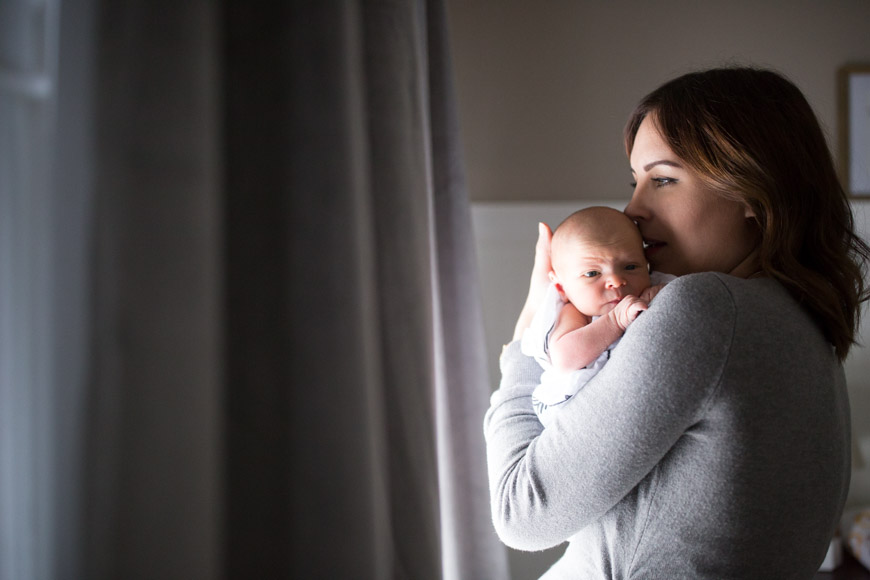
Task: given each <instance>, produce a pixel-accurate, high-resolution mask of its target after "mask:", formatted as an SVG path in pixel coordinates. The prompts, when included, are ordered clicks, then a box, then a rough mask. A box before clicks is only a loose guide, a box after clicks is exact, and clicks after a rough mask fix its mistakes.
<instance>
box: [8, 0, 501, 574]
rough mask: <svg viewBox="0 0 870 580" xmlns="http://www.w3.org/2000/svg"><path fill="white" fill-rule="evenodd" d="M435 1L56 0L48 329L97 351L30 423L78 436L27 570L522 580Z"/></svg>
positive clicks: (62, 450)
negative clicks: (497, 530) (506, 509)
mask: <svg viewBox="0 0 870 580" xmlns="http://www.w3.org/2000/svg"><path fill="white" fill-rule="evenodd" d="M443 10H444V8H443V3H442V2H440V1H438V0H425V1H424V0H421V1H417V2H407V1H392V2H390V1H379V2H375V1H371V2H366V1H358V2H350V1H347V2H296V1H293V2H289V3H280V2H276V3H265V2H263V3H260V2H249V3H242V2H238V3H232V2H227V3H224V4H221V3H215V2H208V1H206V0H198V1H194V2H168V1H165V0H132V1H128V2H112V1H101V0H75V1H70V2H68V3H66V4H65V5H64V7H63V10H62V12H61V13H62V15H63V16H62V22H63V26H62V28H63V30H64V32H63V35H64V38H65V40H64V42H62V46H66V47H67V48H68V49H70V50H66V51H64V50H62V51H61V54H60V67H61V75H60V77H61V79H62V82H61V85H60V98H59V100H60V107H59V110H60V112H61V114H62V115H63V114H64V113H73V114H72V115H70V116H68V117H64V118H62V119H61V120H60V122H59V124H58V127H59V129H58V131H59V133H58V137H57V143H58V144H59V145H58V147H59V150H58V154H57V161H56V162H57V170H56V172H55V175H56V187H55V189H56V192H57V193H56V194H55V195H56V198H57V199H56V201H55V203H54V206H53V209H51V211H54V212H62V213H56V214H53V219H54V220H55V224H57V225H60V224H63V227H62V234H63V235H56V236H55V237H54V238H53V243H54V244H55V246H56V247H55V251H56V257H55V268H56V269H57V271H58V272H61V269H60V268H61V265H60V262H61V261H63V259H64V258H65V257H69V256H71V255H73V254H75V252H77V251H79V250H76V249H75V248H76V247H78V246H75V244H79V245H80V246H82V247H89V248H90V250H89V251H87V252H86V255H81V252H80V253H79V254H76V256H77V260H76V261H75V263H76V264H77V265H79V266H80V269H79V270H76V271H73V272H70V271H67V270H63V271H62V272H61V275H59V276H58V279H59V280H60V281H62V282H65V283H70V284H71V285H72V286H71V287H70V288H60V287H58V288H57V289H56V292H57V295H56V300H55V303H56V309H57V310H58V314H60V313H61V312H60V311H62V310H63V309H64V308H65V307H67V306H70V304H71V303H70V301H69V300H66V299H62V298H61V297H62V296H63V295H64V294H65V293H66V292H68V291H69V292H72V293H73V295H74V296H75V297H76V300H74V301H72V304H73V305H74V306H75V307H76V308H78V306H80V307H81V308H80V309H79V310H77V312H78V314H76V315H73V316H70V315H66V316H59V317H58V319H57V322H56V323H55V328H54V329H53V331H52V332H54V333H55V334H54V336H53V338H54V340H55V341H56V344H59V342H60V338H61V337H65V338H69V339H70V340H71V341H72V342H73V343H74V344H78V342H76V339H77V338H82V336H81V335H83V334H85V335H87V336H85V337H84V338H85V339H86V340H85V341H83V342H81V346H80V347H76V348H79V350H76V348H74V349H72V350H66V351H64V356H59V357H58V359H57V362H56V364H57V367H56V368H55V369H54V370H55V372H54V375H53V376H55V377H56V381H55V384H54V385H53V387H52V388H53V389H54V392H55V393H56V394H58V397H59V398H58V399H56V400H55V402H54V407H52V409H53V411H52V412H50V413H46V414H45V415H44V417H43V419H41V421H43V424H42V427H43V428H46V429H49V428H50V429H52V433H54V434H55V435H56V436H57V435H58V434H63V435H64V437H63V438H62V439H56V440H54V441H53V443H52V449H51V450H50V452H49V456H51V457H53V459H52V460H53V461H55V462H56V463H57V465H58V466H60V467H59V468H58V469H56V470H55V473H54V475H55V476H56V477H57V480H58V486H57V489H56V490H55V491H53V492H46V494H47V497H48V496H50V497H52V498H54V499H55V500H57V503H58V504H60V503H64V502H65V501H67V502H68V503H64V506H65V507H57V506H55V509H56V512H57V513H61V512H62V516H63V522H62V523H63V525H60V526H59V527H55V528H53V530H54V531H53V532H50V531H48V530H47V529H45V530H43V531H42V532H40V533H35V534H34V535H33V537H34V538H35V540H34V543H35V544H39V543H42V544H43V545H48V548H46V549H45V550H43V551H40V550H39V549H33V550H31V551H30V552H25V553H24V554H19V560H18V561H19V562H25V561H26V560H27V559H28V558H32V559H35V558H37V557H41V556H42V555H45V554H53V556H52V557H53V558H54V563H53V564H49V565H43V567H44V568H45V569H50V568H53V572H54V574H50V576H53V577H57V578H66V577H70V578H75V577H83V578H89V579H99V578H125V579H136V578H148V579H153V578H161V579H171V578H179V579H180V578H184V579H193V578H223V577H227V578H376V579H382V578H412V579H415V580H416V579H425V578H473V579H486V578H494V579H501V578H507V576H508V573H507V565H506V558H505V552H504V549H503V547H502V546H501V545H500V543H499V542H498V540H497V538H496V537H495V534H494V532H493V531H492V528H491V523H490V515H489V514H490V511H489V495H488V490H487V487H486V486H487V483H486V476H485V453H484V444H483V435H482V427H481V421H482V417H483V413H484V411H485V409H486V406H487V399H488V395H489V392H490V388H489V385H488V382H489V380H488V377H487V376H486V365H485V361H484V357H485V353H484V340H483V336H482V323H481V314H480V309H479V295H478V286H477V274H476V272H475V268H474V256H473V255H472V252H473V244H472V238H471V232H470V218H469V210H468V202H467V198H466V192H465V185H464V179H463V175H462V169H461V163H460V156H459V154H458V129H457V122H456V114H455V109H454V104H453V94H452V91H453V88H452V86H451V73H450V62H449V54H448V47H447V42H446V31H445V15H444V13H443ZM91 31H93V38H91V37H89V36H86V35H88V34H90V32H91ZM77 35H78V36H77ZM77 42H80V43H85V44H87V46H92V50H91V51H90V52H88V51H77V50H74V49H75V48H76V47H77V46H79V45H78V44H77ZM89 56H92V57H93V59H94V61H93V63H91V64H88V63H86V64H84V65H83V64H82V63H81V61H80V59H81V58H83V57H89ZM64 67H68V68H67V69H66V70H67V71H70V70H77V71H79V72H81V73H82V74H83V75H85V76H86V77H87V79H86V81H88V82H85V81H83V80H82V79H81V78H79V79H69V78H68V79H67V80H66V81H64V80H63V79H64V72H63V71H64ZM91 74H92V75H93V76H92V77H91V76H90V75H91ZM67 77H69V72H67ZM64 90H68V91H69V94H67V95H65V94H64ZM70 95H72V96H74V99H73V101H75V103H76V105H75V106H73V107H71V106H69V105H64V99H67V102H70V101H69V99H71V98H72V97H71V96H70ZM87 103H92V105H88V104H87ZM75 113H81V114H82V116H77V115H75ZM85 120H86V121H88V123H86V122H85ZM76 143H78V144H79V146H80V147H81V149H80V150H74V149H75V144H76ZM88 162H89V164H88ZM73 167H78V168H79V172H80V173H81V172H84V174H86V175H84V174H76V175H78V177H76V175H73V173H75V172H71V173H68V172H67V171H68V170H71V169H72V168H73ZM82 167H86V168H87V170H86V171H85V169H81V168H82ZM83 175H84V176H83ZM70 176H72V177H70ZM65 177H66V178H68V180H65ZM76 180H77V181H76ZM73 182H75V183H73ZM85 186H92V187H90V188H89V187H85ZM75 187H79V194H80V198H76V199H79V200H80V203H79V204H77V206H76V208H71V207H70V205H71V203H70V202H69V201H63V200H64V199H66V198H64V197H63V196H64V195H65V190H69V191H72V190H73V189H75ZM85 190H86V191H85ZM82 191H85V192H84V193H82ZM69 199H72V198H69ZM59 231H60V230H59ZM71 241H72V242H75V243H72V244H71V243H70V242H71ZM85 242H87V243H88V244H89V245H85ZM82 252H84V250H82ZM76 292H77V294H76ZM61 324H63V325H66V326H65V327H64V328H59V327H57V326H58V325H61ZM56 348H57V349H58V350H59V349H60V348H61V347H60V346H57V347H56ZM79 351H81V352H80V354H78V355H76V356H72V354H75V353H79ZM71 353H72V354H71ZM83 369H85V370H83ZM61 395H62V396H61ZM62 401H66V402H70V401H72V402H77V404H73V405H68V406H64V405H65V403H62ZM37 402H38V401H37ZM31 403H33V401H31ZM29 404H30V403H28V405H29ZM19 409H20V410H21V411H22V412H29V411H28V409H29V407H28V406H26V405H23V406H20V407H19ZM15 436H17V437H19V440H20V441H25V442H26V441H27V440H28V439H27V438H28V437H31V436H32V434H27V433H24V432H21V433H16V434H15ZM46 436H48V435H45V434H44V433H43V434H40V435H39V436H38V437H39V438H41V439H40V440H42V439H44V437H46ZM4 464H5V463H4ZM34 469H35V470H36V471H39V470H40V469H43V468H40V467H37V468H34ZM36 471H34V473H36ZM44 471H45V472H51V469H49V468H45V470H44ZM40 473H43V472H40ZM25 480H26V478H25ZM4 485H5V484H4ZM16 489H18V490H19V491H20V489H22V487H21V486H18V487H17V488H16ZM6 491H8V489H7V490H6ZM13 491H14V490H13ZM4 493H6V492H5V491H4ZM64 498H65V499H64ZM0 517H3V518H5V521H4V523H3V529H4V530H9V529H12V530H15V529H20V528H16V526H17V525H18V524H15V523H14V522H13V524H9V521H10V520H9V519H8V518H7V516H5V515H3V514H0ZM56 517H61V516H56ZM48 527H49V528H51V526H48ZM4 533H5V532H4ZM52 534H54V535H52ZM24 547H25V548H27V545H25V546H24ZM28 549H29V548H28ZM28 554H30V556H28ZM25 568H26V566H25V567H22V568H19V570H23V569H25ZM13 576H14V574H13ZM5 577H12V576H3V578H5ZM14 577H16V578H19V577H21V576H14ZM34 577H36V576H34Z"/></svg>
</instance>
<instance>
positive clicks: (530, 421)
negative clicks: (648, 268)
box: [484, 274, 736, 550]
mask: <svg viewBox="0 0 870 580" xmlns="http://www.w3.org/2000/svg"><path fill="white" fill-rule="evenodd" d="M735 317H736V313H735V308H734V301H733V299H732V297H731V295H730V292H729V291H728V289H727V288H726V286H725V285H724V284H723V282H722V280H721V279H720V278H719V277H718V275H716V274H696V275H690V276H684V277H681V278H679V279H677V280H675V281H674V282H671V283H670V284H669V285H668V286H667V287H666V288H665V289H663V290H662V292H661V293H660V294H659V295H658V296H657V297H656V300H655V301H654V302H653V304H652V305H651V306H650V308H649V310H647V311H646V312H644V313H643V314H642V315H641V316H640V317H639V318H638V319H637V320H636V321H635V322H634V323H633V324H632V325H631V326H630V327H629V329H628V331H627V332H626V334H625V336H624V337H623V338H622V340H621V341H620V343H619V345H618V346H617V347H616V348H615V349H614V351H613V353H612V356H611V359H610V361H609V362H608V363H607V365H606V366H605V367H604V369H603V370H602V371H601V372H600V373H599V374H598V375H597V376H596V377H595V378H594V379H592V380H591V381H590V382H589V383H588V384H587V385H586V386H585V387H584V388H583V389H582V390H581V391H580V392H579V393H578V394H577V395H575V396H574V397H573V398H572V399H571V400H570V401H568V402H566V403H565V404H564V405H563V407H562V411H561V412H560V413H559V414H558V415H557V416H556V417H554V418H553V422H552V424H551V425H550V426H548V427H547V429H544V428H543V427H542V426H541V424H540V422H539V421H538V419H537V417H536V416H535V413H534V410H533V409H532V405H531V393H532V390H533V389H534V387H535V386H536V384H537V380H538V378H539V375H540V367H538V366H537V364H536V363H535V362H534V361H533V360H532V359H530V358H528V357H525V356H523V355H522V353H521V352H520V348H519V345H518V344H517V343H513V344H511V345H509V346H508V347H507V348H506V349H505V351H504V352H503V354H502V358H501V369H502V381H501V385H500V388H499V389H498V390H497V391H496V392H495V393H493V395H492V399H491V404H490V408H489V410H488V411H487V414H486V417H485V420H484V432H485V435H486V441H487V462H488V472H489V483H490V494H491V503H492V505H491V507H492V515H493V523H494V525H495V528H496V531H497V532H498V534H499V537H500V538H501V539H502V541H503V542H505V543H506V544H507V545H509V546H511V547H514V548H517V549H521V550H541V549H546V548H548V547H552V546H555V545H558V544H560V543H562V542H564V541H566V540H567V539H568V538H570V537H571V536H572V535H574V534H575V533H577V532H578V531H579V530H581V529H582V528H584V527H585V526H587V525H589V524H591V523H593V522H595V521H596V520H597V519H598V518H599V517H601V516H602V515H603V514H604V513H606V512H607V511H608V510H609V509H611V508H612V507H613V506H614V505H616V503H618V502H619V501H620V500H621V499H622V498H623V497H624V496H625V495H626V494H627V493H628V492H629V491H631V489H632V488H634V487H635V486H636V485H637V484H638V483H639V482H640V481H641V480H642V479H643V478H644V477H645V476H646V475H647V474H648V473H649V472H650V471H651V470H652V469H653V468H654V467H655V466H656V464H657V463H658V462H659V461H660V460H661V459H662V458H663V457H664V456H665V454H667V452H668V450H669V449H671V447H673V445H674V444H675V443H676V442H677V440H678V439H679V438H680V437H681V436H682V435H683V434H684V433H685V432H686V430H687V429H688V428H689V427H691V426H692V425H693V424H694V423H696V422H697V421H699V420H700V419H701V418H702V417H703V414H704V411H705V408H706V406H707V405H708V403H709V401H710V399H711V397H712V396H713V395H714V394H715V392H716V390H717V388H718V386H719V384H720V378H721V374H722V371H723V368H724V366H725V362H726V361H727V358H728V354H729V351H730V346H731V339H732V336H733V333H734V326H735Z"/></svg>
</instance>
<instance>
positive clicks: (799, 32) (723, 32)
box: [447, 0, 870, 580]
mask: <svg viewBox="0 0 870 580" xmlns="http://www.w3.org/2000/svg"><path fill="white" fill-rule="evenodd" d="M447 5H448V17H449V26H450V30H451V47H452V50H453V59H454V73H455V78H456V82H457V96H458V100H459V115H460V122H461V129H462V138H463V146H464V150H465V169H466V174H467V179H468V185H469V195H470V197H471V199H472V200H473V201H475V202H514V203H513V205H511V204H507V205H505V204H499V203H496V204H490V203H478V204H476V205H475V207H474V208H473V212H474V218H475V229H476V235H477V238H478V251H479V252H480V251H481V250H480V248H481V244H483V245H486V244H492V243H495V244H496V246H497V247H498V251H496V252H495V254H487V255H486V256H485V257H483V258H481V260H480V267H481V278H482V286H483V291H484V296H485V300H484V316H485V323H486V325H487V333H488V344H489V348H490V358H491V362H492V365H491V372H492V373H493V381H495V380H497V376H498V375H497V368H496V365H495V358H496V357H497V353H498V351H499V350H500V348H501V344H502V342H503V341H505V340H507V339H508V338H509V337H510V334H511V333H512V329H513V324H514V322H515V317H516V314H517V313H518V312H519V308H520V306H521V304H522V301H523V299H524V297H525V289H526V283H527V280H528V273H529V269H530V268H531V263H532V249H533V244H534V239H535V221H536V220H538V219H541V220H544V221H549V222H550V223H553V222H555V221H558V219H559V218H560V217H562V216H564V215H567V213H568V211H570V209H575V208H576V207H579V205H580V204H584V205H585V204H588V203H590V201H591V200H597V202H604V203H612V204H613V205H617V206H619V205H620V204H624V200H625V199H627V198H628V196H629V195H630V187H629V182H630V181H631V178H630V172H629V168H628V163H627V161H626V159H625V154H624V152H623V149H622V128H623V124H624V122H625V120H626V118H627V116H628V114H629V113H630V111H631V110H632V108H633V107H634V105H635V103H636V102H637V101H638V100H639V99H640V98H641V97H642V96H643V95H645V94H646V93H648V92H649V91H651V90H652V89H654V88H655V87H657V86H658V85H659V84H661V83H662V82H664V81H666V80H668V79H670V78H672V77H674V76H676V75H679V74H682V73H684V72H688V71H690V70H694V69H698V68H705V67H709V66H715V65H719V64H728V63H739V64H755V65H760V66H766V67H772V68H775V69H777V70H779V71H780V72H782V73H784V74H786V75H787V76H789V77H790V78H791V79H792V80H793V81H794V82H795V83H796V84H797V85H798V86H799V87H800V88H801V89H802V90H803V91H804V93H805V94H806V95H807V98H808V99H809V100H810V102H811V103H812V105H813V106H814V108H815V109H816V112H817V113H818V115H819V118H820V120H821V121H822V124H823V126H824V127H825V128H826V130H827V132H828V136H829V142H830V143H831V145H832V150H833V151H834V153H835V155H836V154H837V151H836V146H835V145H836V143H837V120H838V118H837V107H836V99H837V93H836V73H837V69H838V68H839V67H841V66H842V65H844V64H847V63H860V62H864V63H870V43H867V31H866V28H867V23H868V22H870V1H867V0H828V1H825V2H822V1H816V0H813V1H811V0H766V1H765V2H763V3H761V2H756V1H754V0H734V1H731V2H727V3H726V2H721V3H713V2H705V3H700V2H694V1H691V0H659V1H657V2H655V3H650V2H646V1H643V0H632V1H627V0H615V1H610V2H605V1H603V0H594V1H593V0H585V1H580V0H546V1H532V0H447ZM543 201H548V202H558V201H562V202H568V203H562V204H559V203H556V204H543V205H537V202H543ZM856 213H857V215H858V221H859V223H862V224H864V225H863V226H862V227H863V228H864V231H865V232H867V233H868V234H870V228H868V224H870V221H868V217H870V209H868V207H867V206H866V205H857V206H856ZM482 216H488V217H482ZM481 219H483V220H484V221H486V220H495V221H494V222H492V224H490V226H485V225H481ZM493 224H497V225H493ZM497 231H500V232H501V233H502V234H504V233H506V232H510V234H511V235H510V236H508V238H509V239H508V238H504V237H501V238H499V234H497V233H493V232H497ZM479 258H480V256H479ZM493 276H495V277H493ZM493 280H497V281H493ZM493 289H498V290H497V291H493ZM862 336H863V337H866V338H865V339H863V342H864V344H868V345H870V324H868V321H867V320H866V317H865V322H864V325H863V327H862ZM868 348H870V347H864V348H858V349H855V351H853V354H852V355H851V356H850V359H849V361H848V364H847V369H846V370H847V377H848V379H849V384H850V394H851V397H852V414H853V428H854V431H855V433H856V436H857V440H858V441H860V442H861V445H862V446H863V455H864V457H865V458H866V460H867V463H870V420H868V419H867V417H870V378H868V377H870V350H868ZM849 502H850V504H856V503H862V504H863V503H870V465H865V466H864V467H863V468H859V469H856V470H855V471H854V473H853V477H852V492H851V495H850V499H849ZM559 551H560V550H558V549H557V550H552V551H549V552H544V553H540V554H522V553H519V552H511V568H512V573H513V578H514V580H523V579H527V578H535V577H537V576H538V575H539V574H540V573H541V572H542V571H543V570H545V569H546V567H547V566H548V565H549V563H550V562H552V561H553V560H554V559H555V558H556V557H557V556H558V552H559Z"/></svg>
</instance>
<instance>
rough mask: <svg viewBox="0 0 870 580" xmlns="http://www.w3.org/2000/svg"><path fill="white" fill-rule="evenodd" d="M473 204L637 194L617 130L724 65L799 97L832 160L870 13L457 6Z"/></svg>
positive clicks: (647, 5)
mask: <svg viewBox="0 0 870 580" xmlns="http://www.w3.org/2000/svg"><path fill="white" fill-rule="evenodd" d="M447 5H448V18H449V26H450V30H451V45H452V50H453V60H454V73H455V77H456V81H457V94H458V98H459V112H460V122H461V124H462V135H463V146H464V150H465V166H466V172H467V176H468V184H469V191H470V196H471V199H472V200H473V201H493V200H500V201H520V200H571V199H619V198H626V197H628V196H629V195H630V188H629V182H630V181H631V178H630V174H629V170H628V164H627V162H626V160H625V155H624V153H623V150H622V127H623V124H624V122H625V120H626V118H627V116H628V114H629V113H630V111H631V110H632V108H633V106H634V104H635V103H636V102H637V101H638V100H639V99H640V98H641V97H642V96H643V95H645V94H646V93H647V92H649V91H650V90H652V89H654V88H655V87H656V86H658V85H659V84H661V83H662V82H664V81H666V80H668V79H670V78H672V77H674V76H676V75H679V74H681V73H684V72H688V71H690V70H694V69H697V68H706V67H709V66H714V65H717V64H722V63H732V62H736V63H743V64H757V65H763V66H767V67H772V68H776V69H777V70H779V71H781V72H783V73H785V74H786V75H787V76H789V77H790V78H791V79H792V80H793V81H795V83H797V85H798V86H799V87H800V88H801V89H803V91H804V93H805V94H806V95H807V97H808V98H809V100H810V102H811V103H812V104H813V106H814V107H815V109H816V111H817V112H818V114H819V117H820V119H821V121H822V123H823V124H824V125H825V127H826V128H827V129H828V135H829V139H830V143H831V145H832V149H834V151H835V154H836V138H837V133H836V130H837V126H836V123H837V111H836V71H837V69H838V67H840V66H842V65H843V64H846V63H855V62H865V63H870V42H868V38H870V37H868V27H870V1H868V0H765V1H764V2H759V1H758V0H730V1H728V2H724V1H721V2H700V1H696V0H662V1H649V0H647V1H644V0H611V1H605V0H448V1H447Z"/></svg>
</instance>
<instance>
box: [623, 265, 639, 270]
mask: <svg viewBox="0 0 870 580" xmlns="http://www.w3.org/2000/svg"><path fill="white" fill-rule="evenodd" d="M625 269H626V270H637V265H635V264H629V265H628V266H626V267H625Z"/></svg>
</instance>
